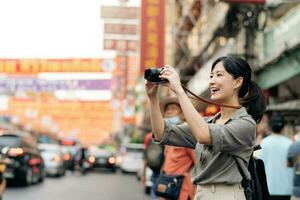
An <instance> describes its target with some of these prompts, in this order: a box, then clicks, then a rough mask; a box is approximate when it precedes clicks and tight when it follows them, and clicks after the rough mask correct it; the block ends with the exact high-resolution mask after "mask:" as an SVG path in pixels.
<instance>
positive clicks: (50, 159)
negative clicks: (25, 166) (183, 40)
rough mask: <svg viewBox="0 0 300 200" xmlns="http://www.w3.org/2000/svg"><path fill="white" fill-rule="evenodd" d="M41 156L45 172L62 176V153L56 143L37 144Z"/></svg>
mask: <svg viewBox="0 0 300 200" xmlns="http://www.w3.org/2000/svg"><path fill="white" fill-rule="evenodd" d="M39 149H40V151H41V156H42V157H43V160H44V162H45V169H46V174H47V175H51V176H62V175H64V174H65V171H66V169H65V165H64V154H63V151H62V148H61V147H60V146H59V145H57V144H39Z"/></svg>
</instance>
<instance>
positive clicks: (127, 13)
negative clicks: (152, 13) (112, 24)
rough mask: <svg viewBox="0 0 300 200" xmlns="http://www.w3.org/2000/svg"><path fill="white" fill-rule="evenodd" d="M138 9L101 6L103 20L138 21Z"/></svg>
mask: <svg viewBox="0 0 300 200" xmlns="http://www.w3.org/2000/svg"><path fill="white" fill-rule="evenodd" d="M138 17H139V9H138V7H124V6H101V18H103V19H138Z"/></svg>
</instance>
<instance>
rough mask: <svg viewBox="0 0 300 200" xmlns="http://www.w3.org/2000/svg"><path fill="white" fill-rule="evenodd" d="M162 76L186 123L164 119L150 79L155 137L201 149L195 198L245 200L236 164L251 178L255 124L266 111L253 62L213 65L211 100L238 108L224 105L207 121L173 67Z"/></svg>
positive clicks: (229, 60)
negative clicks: (250, 160) (176, 100)
mask: <svg viewBox="0 0 300 200" xmlns="http://www.w3.org/2000/svg"><path fill="white" fill-rule="evenodd" d="M159 78H162V79H167V80H168V83H165V84H164V85H165V86H168V87H169V88H170V89H171V90H172V91H173V92H174V93H175V94H176V95H177V97H178V100H179V104H180V106H181V109H182V111H183V114H184V118H185V119H186V123H183V124H181V125H171V124H170V123H168V121H166V120H163V118H162V114H161V112H160V109H159V100H158V95H157V93H158V87H159V85H157V84H153V83H151V82H149V81H147V82H146V85H145V89H146V93H147V95H148V98H149V102H150V116H151V124H152V130H153V134H154V138H155V140H156V141H157V142H159V143H160V144H164V145H173V146H180V147H188V148H194V149H196V154H197V158H196V160H198V162H197V164H196V166H195V168H194V170H193V177H192V180H193V183H194V184H196V185H197V193H196V196H195V199H201V200H210V199H212V200H215V199H224V200H243V199H245V195H244V191H243V188H242V186H241V180H242V176H241V174H240V173H239V169H238V166H237V162H236V160H238V162H239V163H240V166H239V167H240V168H241V169H242V170H243V171H244V172H245V173H246V176H247V178H250V174H249V172H248V170H247V166H248V162H249V159H250V156H251V154H252V152H253V148H254V145H255V133H256V122H258V121H259V120H260V119H261V117H262V114H263V112H264V110H265V102H264V98H263V95H262V91H261V89H260V88H259V87H258V86H257V85H256V84H255V83H254V82H253V81H251V68H250V66H249V64H248V63H247V62H246V61H245V60H244V59H242V58H239V57H232V56H227V57H220V58H218V59H217V60H216V61H215V62H214V63H213V64H212V68H211V79H210V83H209V86H210V91H211V99H212V100H213V101H214V102H217V103H219V104H222V105H224V104H226V105H232V106H235V108H233V107H228V106H226V107H225V106H221V112H220V113H218V114H216V115H215V116H214V117H211V118H208V119H204V118H203V117H202V116H200V115H199V113H198V112H197V110H196V109H195V108H194V107H193V104H192V103H191V101H190V99H189V98H188V96H187V95H186V94H185V92H184V90H183V88H182V86H181V84H180V78H179V75H178V74H177V72H176V70H175V69H174V68H173V67H171V66H167V67H164V68H163V70H162V72H161V75H160V76H159ZM238 107H239V108H238ZM198 144H202V145H198ZM247 172H248V173H247Z"/></svg>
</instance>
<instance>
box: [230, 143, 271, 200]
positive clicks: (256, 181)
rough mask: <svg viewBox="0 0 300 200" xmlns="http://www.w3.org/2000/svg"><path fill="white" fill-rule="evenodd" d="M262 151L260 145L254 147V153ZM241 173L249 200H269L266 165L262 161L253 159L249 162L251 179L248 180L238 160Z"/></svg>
mask: <svg viewBox="0 0 300 200" xmlns="http://www.w3.org/2000/svg"><path fill="white" fill-rule="evenodd" d="M258 149H261V147H260V145H258V146H256V147H254V151H256V150H258ZM236 162H237V165H238V168H239V171H240V173H241V175H242V177H243V180H242V186H243V188H244V192H245V196H246V199H247V200H269V199H270V193H269V189H268V184H267V178H266V172H265V165H264V162H263V161H262V160H261V159H258V158H256V157H253V154H252V155H251V158H250V160H249V165H248V170H249V172H250V174H251V179H250V180H249V179H247V178H246V175H245V173H244V172H243V171H242V169H241V167H240V165H239V163H238V161H237V159H236Z"/></svg>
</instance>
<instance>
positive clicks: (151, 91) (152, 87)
mask: <svg viewBox="0 0 300 200" xmlns="http://www.w3.org/2000/svg"><path fill="white" fill-rule="evenodd" d="M145 90H146V94H147V95H148V97H149V98H150V99H152V98H156V97H157V90H158V84H155V83H152V82H150V81H147V80H146V81H145Z"/></svg>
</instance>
